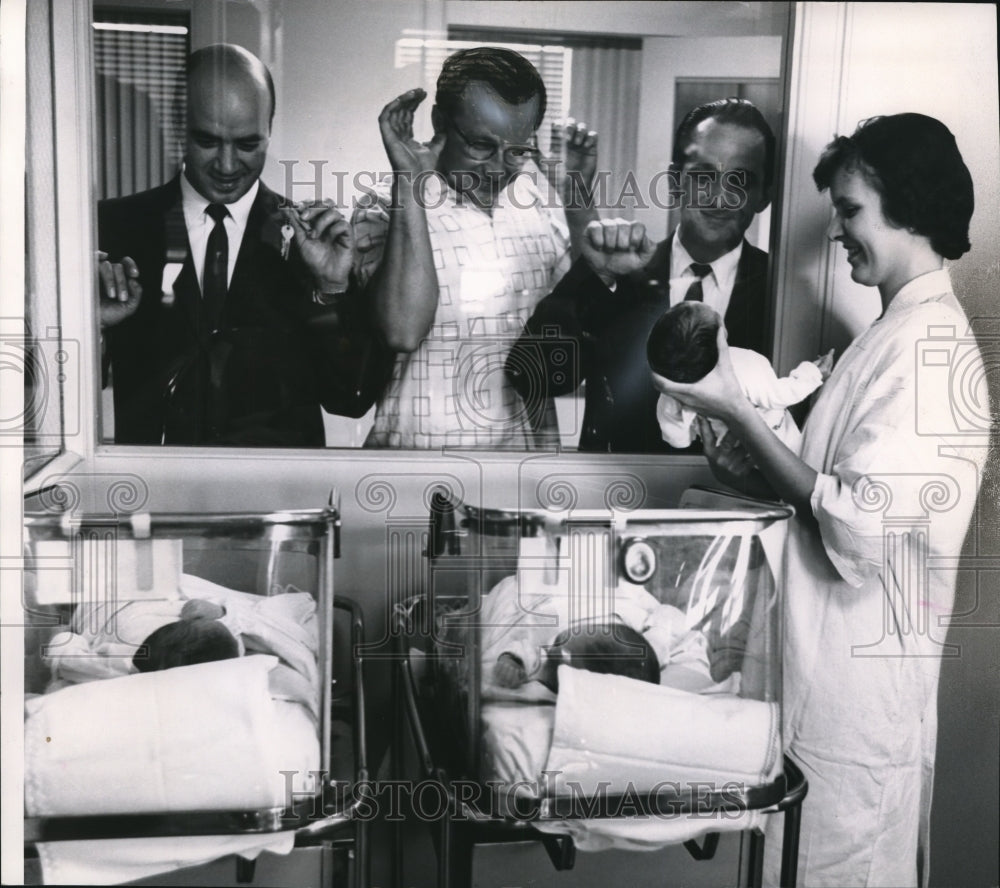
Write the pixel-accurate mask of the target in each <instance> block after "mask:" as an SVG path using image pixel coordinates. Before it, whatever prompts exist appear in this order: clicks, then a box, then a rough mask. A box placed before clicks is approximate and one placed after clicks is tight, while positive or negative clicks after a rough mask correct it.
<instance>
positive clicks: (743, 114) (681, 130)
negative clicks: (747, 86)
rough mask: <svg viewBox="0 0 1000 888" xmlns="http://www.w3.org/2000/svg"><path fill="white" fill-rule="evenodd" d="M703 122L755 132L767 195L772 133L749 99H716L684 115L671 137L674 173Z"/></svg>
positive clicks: (771, 166) (771, 171)
mask: <svg viewBox="0 0 1000 888" xmlns="http://www.w3.org/2000/svg"><path fill="white" fill-rule="evenodd" d="M706 120H714V121H716V123H731V124H733V125H734V126H741V127H743V128H744V129H748V130H752V131H753V132H756V133H757V134H758V135H760V137H761V138H762V139H763V140H764V183H763V184H764V190H765V191H769V190H770V188H771V184H772V182H774V154H775V139H774V130H772V129H771V126H770V124H769V123H768V122H767V120H766V119H765V118H764V115H763V114H761V113H760V109H759V108H758V107H757V106H756V105H755V104H754V103H753V102H751V101H750V100H749V99H737V98H733V97H730V98H728V99H717V100H716V101H714V102H705V103H704V104H703V105H698V106H696V107H694V108H692V109H691V110H690V111H688V113H687V114H685V115H684V119H683V120H682V121H681V122H680V125H679V126H678V127H677V132H676V133H674V151H673V156H672V157H671V165H672V166H673V167H674V168H675V169H678V170H679V169H680V168H681V167H683V166H684V152H685V151H687V149H688V146H689V145H690V144H691V142H692V140H693V139H694V130H695V127H697V126H698V124H700V123H703V122H704V121H706Z"/></svg>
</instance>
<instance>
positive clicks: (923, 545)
mask: <svg viewBox="0 0 1000 888" xmlns="http://www.w3.org/2000/svg"><path fill="white" fill-rule="evenodd" d="M813 178H814V180H815V182H816V184H817V186H818V187H819V188H820V190H821V191H825V190H827V189H829V191H830V197H831V200H832V204H833V214H832V218H831V221H830V225H829V228H828V232H827V234H828V236H829V238H830V239H831V240H833V241H835V242H837V243H839V244H841V245H842V246H843V247H844V249H845V251H846V253H847V262H848V264H849V265H850V267H851V277H852V279H853V280H855V281H856V282H858V283H860V284H864V285H867V286H870V287H876V288H878V292H879V296H880V297H881V304H882V313H881V315H880V316H879V318H878V319H877V320H876V321H875V322H874V323H873V324H872V325H871V326H870V327H869V328H868V329H867V330H866V331H864V332H863V333H862V334H861V335H860V336H859V337H858V338H857V339H855V340H854V342H853V343H852V344H851V345H850V347H849V348H848V349H847V350H846V351H845V352H844V354H843V355H842V356H841V359H840V360H839V361H838V363H837V365H836V367H835V368H834V370H833V374H832V375H831V377H830V379H829V380H828V381H827V383H826V385H825V386H824V387H823V389H822V390H821V393H820V395H819V398H818V400H817V401H816V403H815V406H814V407H813V410H812V413H811V414H810V416H809V419H808V421H807V422H806V425H805V428H804V430H803V439H802V446H801V451H800V454H796V453H793V452H792V451H791V450H789V449H788V448H787V447H785V445H784V444H782V443H781V442H780V441H779V440H778V439H777V438H776V437H775V435H774V434H773V432H772V431H771V430H770V428H768V426H767V424H766V423H765V422H764V420H763V419H762V418H761V416H760V414H759V413H758V412H757V411H756V410H755V409H754V408H753V406H752V405H751V404H750V402H749V401H748V400H747V398H746V396H745V395H744V394H743V393H742V390H741V388H740V386H739V384H738V383H737V381H736V378H735V376H734V375H733V372H732V365H731V361H730V358H729V354H728V351H727V349H726V344H725V338H724V335H720V341H719V362H718V365H717V366H716V369H715V370H713V371H712V373H710V374H709V375H708V376H707V377H705V378H704V379H703V380H701V381H700V382H697V383H694V384H691V385H682V384H678V383H673V382H670V381H669V380H666V379H664V378H662V377H654V384H655V385H656V386H657V387H658V388H659V389H660V390H661V391H663V392H666V393H667V394H669V395H672V396H673V397H675V398H677V399H678V400H679V401H681V402H682V403H684V404H686V405H688V406H690V407H692V408H693V409H695V410H696V411H697V412H698V413H699V414H700V415H701V416H711V417H715V418H717V419H720V420H722V421H723V422H725V424H726V425H727V426H728V427H729V429H730V431H731V433H732V434H731V435H730V436H727V438H726V439H724V440H723V442H722V443H721V444H719V445H712V444H711V442H712V441H714V437H713V436H712V435H711V434H708V428H707V422H706V420H705V419H699V422H701V423H702V424H703V425H704V426H705V428H703V432H702V438H703V440H705V442H706V446H705V452H706V456H707V457H708V459H709V461H710V463H711V464H712V469H713V471H714V472H715V474H716V477H718V478H719V480H721V481H723V482H725V483H728V484H730V485H732V486H734V487H737V488H739V489H743V490H748V489H750V490H754V491H755V492H759V493H765V492H769V493H770V495H771V496H774V495H775V494H777V495H778V496H780V497H781V498H782V499H784V500H785V501H786V502H789V503H791V504H792V505H794V506H795V509H796V512H797V515H796V518H795V520H794V521H793V523H792V527H791V528H790V533H789V540H788V546H787V550H786V564H785V589H786V593H785V601H786V620H785V649H784V657H785V659H784V670H785V671H784V716H785V743H786V746H787V749H788V752H789V754H790V755H791V756H792V757H793V758H794V759H795V760H796V761H797V762H798V763H799V764H800V765H801V767H802V770H803V771H804V772H805V775H806V777H807V778H808V780H809V795H808V797H807V799H806V801H805V804H804V807H803V824H802V836H801V845H800V856H799V880H800V883H801V884H805V885H809V886H823V885H827V886H838V888H840V886H858V885H865V886H874V885H892V886H909V885H917V884H920V883H923V884H926V880H927V877H928V871H929V863H928V857H927V852H928V842H927V840H928V823H929V812H930V790H931V786H932V780H933V767H934V747H935V743H936V735H937V730H936V729H937V686H938V677H939V673H940V665H941V659H940V658H941V653H942V650H943V636H944V631H945V627H947V620H948V617H949V616H950V614H951V610H952V606H953V602H954V595H955V571H954V569H948V568H947V567H946V568H945V569H938V567H939V566H940V565H942V564H947V562H948V559H949V557H950V558H951V559H952V561H951V563H954V558H955V556H957V555H958V554H959V552H960V550H961V547H962V542H963V539H964V537H965V533H966V530H967V528H968V524H969V520H970V518H971V516H972V510H973V508H974V505H975V500H976V494H977V491H978V484H979V471H978V469H979V466H978V465H977V464H976V462H975V461H974V460H975V458H971V459H970V457H962V456H961V455H959V454H957V453H956V452H954V451H952V452H951V454H950V455H949V452H948V451H947V449H945V448H943V447H942V445H943V444H946V443H947V441H946V440H945V439H944V438H943V437H942V436H941V435H938V434H934V433H935V432H937V431H941V432H942V433H943V432H944V431H946V430H947V429H949V428H952V429H953V428H954V426H953V424H952V423H953V421H952V420H950V417H949V416H948V413H949V404H947V403H941V401H942V400H943V399H941V398H940V396H938V398H937V401H936V402H933V403H931V404H930V405H928V404H927V399H926V397H922V396H921V392H920V390H919V386H918V382H919V376H918V374H917V370H916V368H917V366H918V363H917V355H918V344H919V342H920V341H921V340H922V339H926V338H927V337H928V334H929V333H932V334H933V333H936V334H938V335H940V333H941V331H943V330H954V333H955V336H957V337H962V336H963V335H964V334H965V333H966V332H967V331H968V322H967V320H966V318H965V315H964V314H963V312H962V309H961V308H960V307H959V305H958V302H957V301H956V299H955V296H954V294H953V293H952V287H951V282H950V280H949V277H948V272H947V270H946V269H945V268H944V259H957V258H958V257H960V256H961V255H962V254H963V253H965V252H966V251H967V250H968V249H969V240H968V231H969V220H970V218H971V216H972V209H973V193H972V180H971V177H970V176H969V171H968V169H967V168H966V166H965V163H964V162H963V160H962V157H961V154H960V153H959V151H958V147H957V146H956V144H955V139H954V137H953V136H952V134H951V132H949V130H948V129H947V127H945V126H944V125H943V124H942V123H941V122H940V121H938V120H935V119H934V118H931V117H926V116H924V115H921V114H897V115H893V116H888V117H878V118H874V119H871V120H868V121H865V122H863V123H862V124H860V125H859V126H858V128H857V130H856V131H855V132H854V134H853V135H852V136H850V137H844V136H841V137H839V138H837V139H835V140H834V141H833V142H832V143H830V145H828V146H827V148H826V149H825V151H824V153H823V155H822V156H821V158H820V161H819V163H818V165H817V166H816V169H815V170H814V172H813ZM932 327H934V328H937V329H936V331H931V330H930V328H932ZM944 342H945V344H944V345H943V346H942V347H943V348H944V349H945V350H947V347H948V346H947V343H948V342H949V340H947V339H946V340H945V341H944ZM953 342H954V341H953V340H952V343H953ZM963 347H964V348H965V353H964V358H963V361H968V362H969V363H968V364H966V365H965V366H966V368H967V372H968V373H969V374H970V375H969V376H967V377H965V378H966V379H975V380H982V379H983V378H984V375H983V368H982V363H981V356H980V355H979V352H978V349H976V348H975V346H974V345H968V344H965V345H964V346H963ZM963 375H964V374H963ZM928 407H929V408H930V409H928ZM732 438H735V439H736V441H731V440H730V439H732ZM950 440H951V441H952V443H954V439H950ZM929 565H932V566H933V569H929ZM772 832H773V833H774V836H773V841H772ZM777 832H778V831H777V830H769V832H768V848H769V855H768V869H769V870H771V869H772V866H771V865H772V864H774V863H776V859H777V858H776V856H775V855H773V854H771V853H770V852H771V851H772V850H773V849H774V848H775V846H776V845H779V844H780V836H779V835H777ZM775 868H776V867H775Z"/></svg>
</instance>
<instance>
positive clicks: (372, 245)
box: [353, 47, 594, 449]
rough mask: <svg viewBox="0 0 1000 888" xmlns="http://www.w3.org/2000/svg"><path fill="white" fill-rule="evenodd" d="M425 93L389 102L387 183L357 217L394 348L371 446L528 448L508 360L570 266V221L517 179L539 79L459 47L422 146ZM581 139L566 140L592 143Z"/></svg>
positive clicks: (375, 296)
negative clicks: (420, 114) (416, 124)
mask: <svg viewBox="0 0 1000 888" xmlns="http://www.w3.org/2000/svg"><path fill="white" fill-rule="evenodd" d="M425 97H426V93H425V92H424V90H422V89H413V90H410V91H409V92H407V93H404V94H403V95H401V96H399V97H398V98H396V99H394V100H393V101H392V102H390V103H389V104H388V105H386V107H385V108H384V109H383V111H382V114H381V115H380V116H379V127H380V129H381V133H382V141H383V144H384V145H385V149H386V153H387V154H388V157H389V161H390V164H391V166H392V170H393V180H392V184H391V187H390V186H388V185H383V186H380V187H378V188H377V189H375V191H374V192H373V193H372V194H371V195H370V200H368V201H367V202H366V203H363V204H362V205H361V206H359V207H358V209H357V210H356V212H355V214H354V218H353V226H354V232H355V241H356V243H357V248H358V254H359V259H360V276H361V278H362V280H363V281H364V282H366V283H367V285H368V287H369V292H370V294H371V300H372V304H373V307H374V312H375V316H376V321H377V324H378V326H379V328H380V329H381V332H382V334H383V335H384V337H385V339H386V341H387V342H388V344H389V345H390V346H391V347H392V348H393V349H395V350H396V351H397V352H399V355H398V357H397V360H396V364H395V370H394V373H393V378H392V381H391V382H390V384H389V388H388V389H387V391H386V393H385V396H384V397H383V398H382V399H381V401H380V403H379V405H378V410H377V411H376V416H375V425H374V428H373V429H372V432H371V434H370V435H369V437H368V440H367V442H366V446H369V447H407V448H437V447H450V446H458V447H488V448H504V447H511V448H517V449H525V448H530V447H533V446H535V444H536V443H538V439H537V438H536V437H535V430H534V429H533V428H532V427H531V424H530V423H529V422H528V416H527V413H526V411H525V408H524V404H523V402H522V401H521V399H520V398H519V397H518V395H517V393H516V392H515V391H514V390H513V388H511V386H510V385H509V383H508V382H507V380H506V379H505V377H504V373H503V364H504V360H505V358H506V356H507V352H508V351H509V349H510V346H511V345H512V344H513V342H514V341H515V340H516V338H517V336H518V335H519V334H520V332H521V331H522V329H523V328H524V323H525V321H527V319H528V316H529V315H530V314H531V312H532V310H533V309H534V307H535V304H536V303H537V302H538V300H539V299H541V298H542V296H544V295H545V294H546V293H548V292H549V291H550V290H551V289H552V287H553V285H554V284H555V282H556V281H557V280H559V278H560V277H561V276H562V274H563V272H565V270H566V269H567V268H568V267H569V242H570V229H569V227H567V219H566V217H564V216H563V214H562V212H561V211H556V208H553V207H551V206H548V205H547V201H546V199H545V198H544V197H543V194H544V192H543V191H542V190H540V189H539V188H538V187H537V184H538V183H536V182H535V181H533V179H532V177H531V176H528V175H519V174H521V173H522V172H524V171H525V169H524V168H525V166H526V165H527V164H529V163H531V162H532V161H537V160H538V159H539V157H540V156H539V152H538V149H537V147H536V142H535V131H536V130H537V129H538V126H539V124H540V123H541V121H542V118H543V116H544V114H545V104H546V93H545V84H544V83H543V82H542V79H541V77H540V76H539V74H538V72H537V71H536V70H535V68H534V67H533V66H532V65H531V63H530V62H528V60H527V59H525V58H524V57H523V56H521V55H520V54H519V53H516V52H513V51H511V50H506V49H495V48H487V47H476V48H472V49H465V50H460V51H459V52H456V53H455V54H453V55H452V56H450V57H449V58H448V59H447V60H446V61H445V64H444V67H443V69H442V72H441V76H440V77H439V78H438V81H437V95H436V97H435V104H434V107H433V109H432V111H431V121H432V124H433V127H434V137H433V139H432V140H431V141H430V142H429V143H426V144H423V143H420V142H418V141H417V140H416V139H415V138H414V137H413V115H414V111H415V110H416V108H417V107H418V106H419V104H420V103H421V102H422V101H423V100H424V98H425ZM589 135H590V138H589V140H588V138H587V134H584V136H583V138H578V137H579V134H574V135H573V139H575V140H576V141H578V142H580V143H581V144H580V146H579V147H580V148H581V149H588V148H593V144H594V143H593V134H589ZM567 165H570V161H569V160H568V161H567ZM573 168H574V169H575V168H576V165H575V160H574V162H573ZM535 172H536V174H537V170H535ZM591 172H592V171H591ZM573 212H575V211H574V210H572V209H569V208H567V210H566V214H567V216H569V215H570V214H572V213H573ZM582 212H587V211H585V210H584V211H582ZM569 224H570V225H574V224H578V223H574V220H570V221H569ZM550 428H551V431H552V433H553V437H554V432H555V425H554V421H553V422H551V423H550Z"/></svg>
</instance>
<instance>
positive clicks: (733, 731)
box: [545, 666, 781, 791]
mask: <svg viewBox="0 0 1000 888" xmlns="http://www.w3.org/2000/svg"><path fill="white" fill-rule="evenodd" d="M780 741H781V734H780V731H779V712H778V706H777V705H776V704H774V703H763V702H761V701H758V700H745V699H742V698H740V697H733V696H730V695H727V694H692V693H689V692H687V691H680V690H676V689H675V688H670V687H665V686H663V685H654V684H649V683H648V682H641V681H635V680H634V679H629V678H624V677H622V676H620V675H598V674H596V673H593V672H586V671H584V670H582V669H572V668H570V667H567V666H560V667H559V697H558V700H557V702H556V719H555V727H554V730H553V736H552V748H551V749H550V750H549V757H548V760H547V762H546V766H545V767H546V770H547V771H552V772H556V774H557V775H558V776H557V777H556V783H555V785H556V786H557V787H563V788H564V787H565V785H566V783H567V782H569V781H576V782H578V783H579V784H580V786H581V787H582V788H583V789H584V790H585V791H593V790H595V789H596V787H597V784H598V783H599V782H601V781H610V782H611V786H612V789H617V790H624V789H625V788H626V787H627V786H629V785H630V784H631V786H633V787H635V788H636V789H637V790H640V791H641V790H644V789H646V790H648V789H651V788H653V787H654V786H656V785H657V784H659V783H661V782H662V781H663V780H670V781H675V782H680V783H681V784H682V785H687V784H693V783H697V784H699V785H701V784H705V783H711V784H713V785H717V786H718V787H719V788H720V789H721V788H722V786H723V785H725V784H727V783H733V782H735V783H739V784H742V785H743V786H746V787H751V786H759V785H761V784H762V783H764V782H766V781H767V780H768V778H769V777H771V776H773V774H774V773H775V768H776V766H778V765H780V751H781V744H780Z"/></svg>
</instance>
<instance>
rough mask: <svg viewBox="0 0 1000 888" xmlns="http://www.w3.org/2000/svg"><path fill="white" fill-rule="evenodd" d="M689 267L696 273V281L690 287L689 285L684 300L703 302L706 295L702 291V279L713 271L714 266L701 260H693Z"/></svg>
mask: <svg viewBox="0 0 1000 888" xmlns="http://www.w3.org/2000/svg"><path fill="white" fill-rule="evenodd" d="M688 267H689V268H690V269H691V271H693V272H694V273H695V281H694V283H693V284H691V286H690V287H688V291H687V293H686V294H685V296H684V301H685V302H703V301H704V299H705V295H704V294H703V293H702V292H701V281H702V278H704V277H707V276H708V275H710V274H711V273H712V266H711V265H703V264H702V263H701V262H692V263H691V264H690V265H689V266H688Z"/></svg>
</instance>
